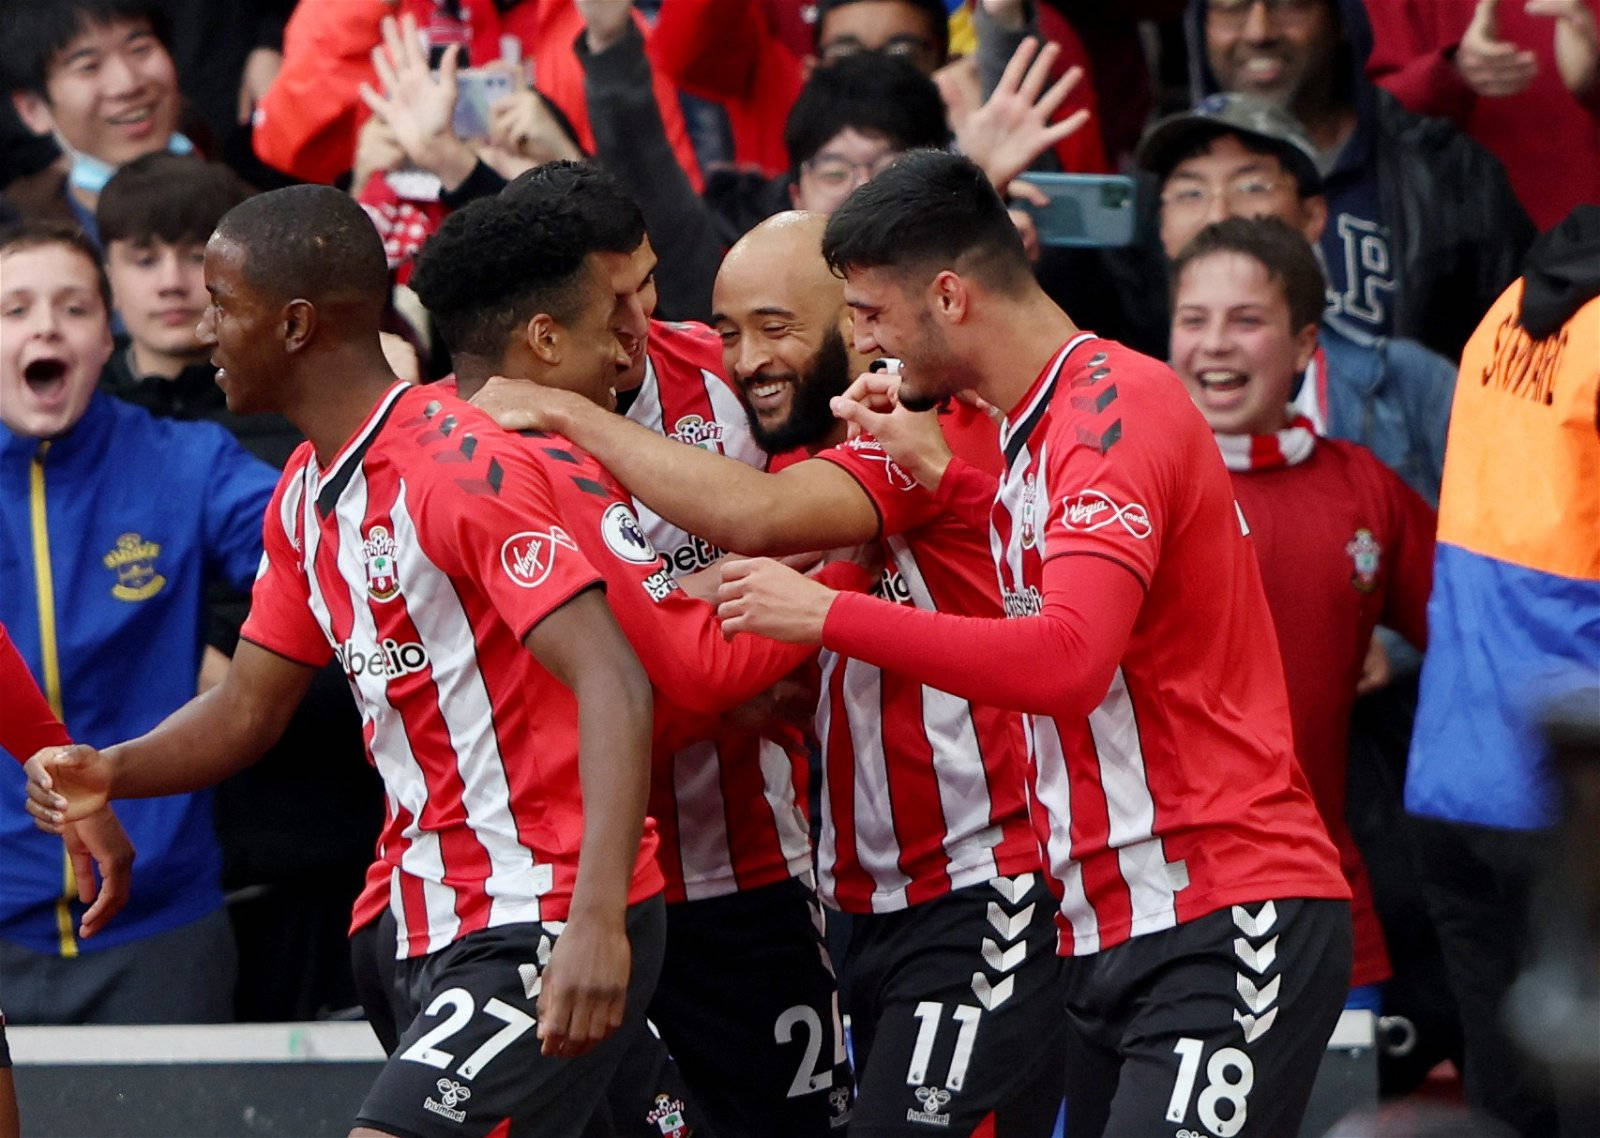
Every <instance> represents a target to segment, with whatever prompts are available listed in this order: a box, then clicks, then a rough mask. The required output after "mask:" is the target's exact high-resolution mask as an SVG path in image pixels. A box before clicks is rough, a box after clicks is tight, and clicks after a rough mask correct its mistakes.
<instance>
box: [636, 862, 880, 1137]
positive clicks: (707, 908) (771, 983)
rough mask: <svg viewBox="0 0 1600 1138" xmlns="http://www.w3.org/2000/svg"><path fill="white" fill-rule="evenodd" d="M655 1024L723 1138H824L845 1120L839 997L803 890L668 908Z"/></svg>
mask: <svg viewBox="0 0 1600 1138" xmlns="http://www.w3.org/2000/svg"><path fill="white" fill-rule="evenodd" d="M650 1019H651V1021H652V1022H653V1023H654V1024H655V1025H656V1028H657V1030H659V1031H660V1032H661V1037H662V1038H663V1039H664V1040H666V1043H667V1046H668V1048H669V1049H670V1050H671V1052H672V1057H673V1058H674V1059H675V1060H676V1061H677V1065H678V1069H679V1071H680V1072H681V1073H682V1075H683V1077H684V1079H685V1080H686V1081H687V1082H688V1084H689V1087H690V1089H691V1090H692V1091H693V1092H694V1102H695V1104H696V1105H698V1106H699V1108H700V1110H701V1111H702V1112H703V1115H704V1117H705V1118H706V1119H707V1120H708V1121H709V1122H710V1124H711V1130H712V1132H713V1133H715V1134H716V1135H718V1138H739V1136H741V1135H771V1136H772V1138H819V1136H823V1135H827V1134H829V1133H830V1132H833V1131H835V1130H836V1129H837V1128H842V1127H843V1126H844V1124H845V1123H846V1122H847V1121H848V1119H849V1111H850V1099H851V1081H850V1063H849V1060H848V1058H847V1057H846V1055H845V1046H844V1031H843V1027H842V1025H841V1023H840V1018H839V994H838V987H837V985H836V983H835V981H834V974H833V964H832V962H831V961H830V959H829V957H828V950H827V948H826V946H825V945H824V944H823V941H822V911H821V910H820V909H819V908H818V907H817V899H816V893H815V892H814V891H813V890H812V888H811V886H810V885H809V884H808V883H807V882H806V881H803V880H800V879H798V878H791V879H790V880H788V881H782V882H778V883H777V884H775V885H768V886H764V887H762V888H759V889H751V890H747V891H745V892H742V893H732V894H729V895H727V896H723V897H711V898H707V899H706V900H703V901H684V902H680V903H678V904H673V905H668V906H667V951H666V962H665V964H664V965H663V966H662V969H661V981H660V983H659V984H657V985H656V995H655V999H654V1000H653V1001H652V1002H651V1004H650Z"/></svg>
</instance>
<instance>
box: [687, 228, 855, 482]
mask: <svg viewBox="0 0 1600 1138" xmlns="http://www.w3.org/2000/svg"><path fill="white" fill-rule="evenodd" d="M827 220H828V219H827V218H826V217H825V216H823V215H822V214H818V213H801V212H791V213H780V214H778V215H777V216H775V217H770V218H768V219H767V220H766V221H763V222H762V223H761V224H760V225H758V226H756V227H755V228H754V229H752V230H751V231H750V232H749V233H746V234H745V235H744V236H743V237H741V238H740V239H739V242H738V243H737V244H736V245H734V247H733V248H732V249H730V250H728V255H727V257H726V258H724V260H723V262H722V268H721V269H719V270H718V272H717V281H716V285H715V287H714V288H713V290H712V294H711V306H712V309H713V310H714V312H713V315H712V317H711V321H712V324H713V325H714V326H715V328H716V330H717V333H718V334H719V335H720V336H721V337H722V362H723V366H724V367H725V369H726V370H727V373H728V377H729V378H730V379H732V380H733V381H734V385H735V386H736V387H737V388H738V390H739V392H740V394H741V395H742V396H743V398H744V402H745V409H746V411H747V412H748V413H749V416H750V424H751V428H752V431H753V433H754V434H755V437H756V441H757V442H759V443H760V444H761V446H762V447H763V448H764V449H766V450H767V451H768V452H770V453H777V452H780V451H784V450H788V449H791V448H793V447H796V446H816V445H819V444H821V443H823V442H824V441H827V439H828V438H829V437H830V436H831V435H833V434H837V433H838V432H839V426H840V425H839V423H838V421H837V420H835V419H834V418H833V414H832V412H831V411H830V410H829V409H828V400H829V399H831V398H832V397H833V396H835V395H840V394H843V392H844V389H845V388H846V387H848V386H849V383H850V379H851V377H852V376H853V375H854V374H855V372H856V371H857V370H860V367H861V361H860V360H858V359H856V358H855V357H854V356H853V355H852V354H851V353H850V351H849V348H848V346H847V345H848V342H849V336H848V335H847V330H848V327H849V311H850V310H849V309H848V308H846V307H845V303H844V281H842V280H841V279H840V278H838V277H836V276H834V275H833V272H832V270H830V269H829V268H828V263H827V262H826V261H825V260H824V259H823V256H822V231H823V229H824V228H825V227H826V225H827Z"/></svg>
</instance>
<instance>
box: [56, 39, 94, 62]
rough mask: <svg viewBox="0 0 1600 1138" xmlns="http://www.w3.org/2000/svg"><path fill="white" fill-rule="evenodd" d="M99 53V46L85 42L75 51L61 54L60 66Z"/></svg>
mask: <svg viewBox="0 0 1600 1138" xmlns="http://www.w3.org/2000/svg"><path fill="white" fill-rule="evenodd" d="M99 54H100V49H99V48H97V47H95V46H94V45H93V44H86V45H85V46H83V47H80V48H79V49H78V50H77V51H73V52H69V53H68V54H66V55H65V56H63V57H62V59H61V66H62V67H70V66H71V65H72V64H74V63H76V62H77V61H78V60H80V59H87V58H89V57H91V56H96V55H99Z"/></svg>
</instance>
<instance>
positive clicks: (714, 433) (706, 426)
mask: <svg viewBox="0 0 1600 1138" xmlns="http://www.w3.org/2000/svg"><path fill="white" fill-rule="evenodd" d="M671 437H672V438H674V439H677V440H678V441H679V442H680V443H686V444H688V445H689V446H692V447H699V448H700V449H701V450H709V451H714V452H716V453H718V454H720V453H722V441H723V430H722V424H721V423H719V422H717V421H716V420H715V419H707V418H706V417H705V416H703V415H684V416H683V417H682V418H680V419H679V420H678V421H677V422H676V423H674V424H673V426H672V435H671Z"/></svg>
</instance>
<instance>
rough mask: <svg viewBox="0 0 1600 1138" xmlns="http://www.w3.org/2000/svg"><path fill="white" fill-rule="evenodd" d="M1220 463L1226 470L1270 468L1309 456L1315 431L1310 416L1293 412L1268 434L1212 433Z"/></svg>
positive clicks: (1289, 463) (1313, 442)
mask: <svg viewBox="0 0 1600 1138" xmlns="http://www.w3.org/2000/svg"><path fill="white" fill-rule="evenodd" d="M1212 437H1214V438H1215V439H1216V440H1217V449H1218V450H1220V451H1222V465H1224V466H1226V467H1227V468H1228V469H1229V470H1241V471H1250V470H1272V469H1275V468H1276V467H1279V466H1294V465H1295V464H1297V463H1301V462H1304V461H1305V460H1306V459H1308V458H1310V457H1311V450H1312V448H1313V447H1315V446H1316V445H1317V434H1316V430H1315V428H1314V427H1313V426H1312V423H1311V420H1310V419H1308V418H1307V417H1306V416H1304V415H1295V416H1294V417H1293V418H1292V419H1290V420H1289V425H1288V426H1287V427H1285V428H1283V429H1282V430H1281V431H1273V432H1272V433H1271V434H1268V435H1224V434H1216V433H1213V436H1212Z"/></svg>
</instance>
